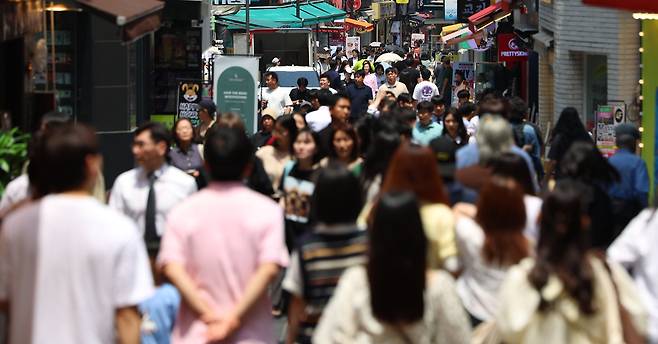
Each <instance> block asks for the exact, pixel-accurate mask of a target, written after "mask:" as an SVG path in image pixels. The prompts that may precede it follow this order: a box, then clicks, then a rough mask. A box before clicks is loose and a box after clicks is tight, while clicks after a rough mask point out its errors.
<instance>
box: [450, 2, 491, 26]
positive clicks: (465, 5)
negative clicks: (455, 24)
mask: <svg viewBox="0 0 658 344" xmlns="http://www.w3.org/2000/svg"><path fill="white" fill-rule="evenodd" d="M447 1H449V0H447ZM489 5H491V1H490V0H459V1H458V2H457V20H458V21H459V22H462V23H468V17H470V16H472V15H474V14H476V13H478V12H480V11H482V10H483V9H485V8H487V7H489Z"/></svg>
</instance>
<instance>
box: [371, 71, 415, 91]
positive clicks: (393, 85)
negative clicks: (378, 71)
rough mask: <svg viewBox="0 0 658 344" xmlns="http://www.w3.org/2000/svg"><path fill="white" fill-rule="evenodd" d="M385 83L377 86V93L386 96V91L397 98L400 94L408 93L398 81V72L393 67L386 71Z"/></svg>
mask: <svg viewBox="0 0 658 344" xmlns="http://www.w3.org/2000/svg"><path fill="white" fill-rule="evenodd" d="M385 74H386V83H385V84H382V85H381V86H379V90H378V92H381V93H382V94H386V92H387V91H391V92H393V94H394V95H395V97H396V98H397V97H398V96H399V95H400V94H402V93H409V91H408V89H407V86H405V84H403V83H401V82H399V81H398V70H397V68H395V67H389V68H387V69H386V73H385Z"/></svg>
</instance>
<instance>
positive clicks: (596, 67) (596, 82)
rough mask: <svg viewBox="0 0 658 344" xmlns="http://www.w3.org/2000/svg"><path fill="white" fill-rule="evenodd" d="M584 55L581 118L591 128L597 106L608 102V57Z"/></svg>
mask: <svg viewBox="0 0 658 344" xmlns="http://www.w3.org/2000/svg"><path fill="white" fill-rule="evenodd" d="M584 57H585V58H584V59H583V61H584V64H585V66H584V68H583V70H584V71H585V80H584V81H585V85H584V87H585V90H584V91H585V94H584V95H585V97H584V99H585V104H584V105H585V109H584V115H583V119H584V120H585V125H586V127H587V129H588V130H592V129H593V128H594V122H595V119H596V109H597V107H598V106H599V105H605V104H607V102H608V58H607V57H606V56H605V55H589V54H586V55H585V56H584Z"/></svg>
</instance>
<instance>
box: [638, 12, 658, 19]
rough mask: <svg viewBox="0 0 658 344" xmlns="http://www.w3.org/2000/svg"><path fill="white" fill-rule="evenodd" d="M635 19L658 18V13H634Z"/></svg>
mask: <svg viewBox="0 0 658 344" xmlns="http://www.w3.org/2000/svg"><path fill="white" fill-rule="evenodd" d="M633 19H639V20H658V13H633Z"/></svg>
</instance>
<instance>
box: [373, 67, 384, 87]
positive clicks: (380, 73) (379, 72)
mask: <svg viewBox="0 0 658 344" xmlns="http://www.w3.org/2000/svg"><path fill="white" fill-rule="evenodd" d="M375 76H376V77H377V88H376V89H375V90H379V88H380V87H381V86H382V85H383V84H384V83H386V73H384V65H382V64H381V63H378V64H376V65H375Z"/></svg>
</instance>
